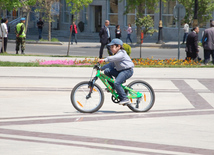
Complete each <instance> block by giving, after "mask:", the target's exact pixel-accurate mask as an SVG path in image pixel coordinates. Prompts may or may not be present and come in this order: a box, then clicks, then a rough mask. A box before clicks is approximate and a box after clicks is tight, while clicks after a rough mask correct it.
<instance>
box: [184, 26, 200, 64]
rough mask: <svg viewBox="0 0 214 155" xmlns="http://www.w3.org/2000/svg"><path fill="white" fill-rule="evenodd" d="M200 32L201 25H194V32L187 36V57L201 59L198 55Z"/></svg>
mask: <svg viewBox="0 0 214 155" xmlns="http://www.w3.org/2000/svg"><path fill="white" fill-rule="evenodd" d="M198 33H199V27H194V28H193V29H192V32H191V33H190V34H189V35H188V37H187V42H186V49H185V50H186V56H187V57H186V59H193V60H201V58H199V57H198V52H199V50H198Z"/></svg>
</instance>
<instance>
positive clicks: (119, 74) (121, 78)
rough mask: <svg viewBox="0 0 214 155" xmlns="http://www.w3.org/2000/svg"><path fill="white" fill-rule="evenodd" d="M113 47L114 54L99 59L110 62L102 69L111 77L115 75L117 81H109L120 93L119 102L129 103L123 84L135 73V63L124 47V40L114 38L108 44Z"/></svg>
mask: <svg viewBox="0 0 214 155" xmlns="http://www.w3.org/2000/svg"><path fill="white" fill-rule="evenodd" d="M108 45H109V46H110V47H111V50H112V53H113V54H114V55H113V56H108V57H107V58H105V59H99V62H100V63H102V62H109V63H108V64H106V65H104V66H103V67H102V68H101V70H104V74H105V75H107V76H109V77H110V78H112V76H113V77H115V83H114V84H113V83H109V84H110V85H111V86H112V87H113V88H114V89H115V90H116V91H117V94H118V95H119V98H120V102H119V104H128V103H129V99H128V97H127V94H126V93H125V91H124V89H123V88H122V86H121V84H122V83H123V82H125V81H126V80H127V79H129V78H130V77H131V76H132V75H133V67H134V63H133V62H132V60H131V58H130V57H129V56H128V54H127V53H126V51H125V50H124V49H123V42H122V41H121V40H120V39H113V40H112V41H111V43H109V44H108Z"/></svg>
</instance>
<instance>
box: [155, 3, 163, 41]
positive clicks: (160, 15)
mask: <svg viewBox="0 0 214 155" xmlns="http://www.w3.org/2000/svg"><path fill="white" fill-rule="evenodd" d="M159 5H160V12H159V19H160V21H159V31H158V42H157V44H164V42H163V32H162V29H163V25H162V0H160V4H159Z"/></svg>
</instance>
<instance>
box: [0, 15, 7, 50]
mask: <svg viewBox="0 0 214 155" xmlns="http://www.w3.org/2000/svg"><path fill="white" fill-rule="evenodd" d="M7 23H8V19H7V18H4V19H2V23H1V27H0V37H1V38H2V41H3V42H4V44H2V45H3V46H2V48H1V53H3V51H4V52H6V51H7V35H8V29H7ZM3 47H4V50H3Z"/></svg>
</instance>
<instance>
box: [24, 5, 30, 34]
mask: <svg viewBox="0 0 214 155" xmlns="http://www.w3.org/2000/svg"><path fill="white" fill-rule="evenodd" d="M30 11H31V9H30V8H28V9H27V17H26V26H25V27H26V28H25V34H27V30H28V23H29V16H30Z"/></svg>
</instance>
